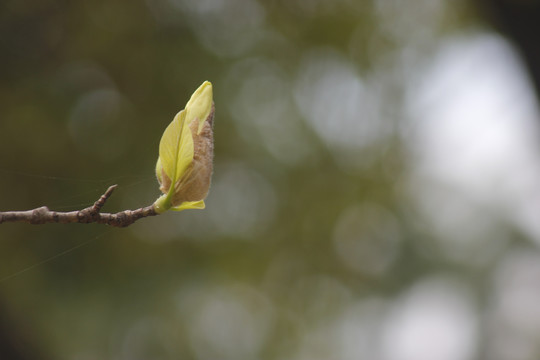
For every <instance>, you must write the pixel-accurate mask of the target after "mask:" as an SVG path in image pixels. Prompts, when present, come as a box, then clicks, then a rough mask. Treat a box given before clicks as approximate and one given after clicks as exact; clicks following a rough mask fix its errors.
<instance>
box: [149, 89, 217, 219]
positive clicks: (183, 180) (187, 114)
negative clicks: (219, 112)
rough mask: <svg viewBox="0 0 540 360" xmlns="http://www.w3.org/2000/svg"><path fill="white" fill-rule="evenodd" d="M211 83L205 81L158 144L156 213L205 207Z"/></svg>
mask: <svg viewBox="0 0 540 360" xmlns="http://www.w3.org/2000/svg"><path fill="white" fill-rule="evenodd" d="M214 111H215V109H214V103H213V100H212V84H211V83H210V82H208V81H205V82H204V83H203V84H202V85H201V86H200V87H199V88H198V89H197V90H196V91H195V92H194V93H193V95H192V96H191V99H190V100H189V101H188V103H187V104H186V108H185V109H184V110H182V111H180V112H179V113H178V114H177V115H176V116H175V118H174V119H173V121H172V122H171V123H170V124H169V126H168V127H167V129H165V132H164V133H163V136H162V138H161V141H160V144H159V158H158V161H157V164H156V176H157V179H158V181H159V184H160V190H161V191H162V192H163V194H164V195H162V196H161V197H160V198H158V199H157V200H156V202H155V203H154V207H155V209H156V212H158V213H162V212H164V211H166V210H169V209H170V210H176V211H181V210H185V209H204V207H205V204H204V199H205V198H206V196H207V195H208V190H209V188H210V181H211V177H212V168H213V156H214V135H213V130H212V127H213V120H214Z"/></svg>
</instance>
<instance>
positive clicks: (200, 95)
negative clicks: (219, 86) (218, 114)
mask: <svg viewBox="0 0 540 360" xmlns="http://www.w3.org/2000/svg"><path fill="white" fill-rule="evenodd" d="M212 96H213V90H212V83H211V82H210V81H205V82H203V83H202V85H201V86H199V88H198V89H197V90H195V92H194V93H193V95H191V99H189V101H188V103H187V104H186V112H187V114H186V122H187V123H188V124H191V122H192V121H193V120H194V119H197V120H198V122H199V127H198V130H197V134H199V133H200V132H201V130H202V127H203V125H204V122H205V120H206V119H207V118H208V115H210V112H211V111H212V102H213V100H212Z"/></svg>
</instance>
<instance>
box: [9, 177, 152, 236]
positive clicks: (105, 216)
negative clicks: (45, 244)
mask: <svg viewBox="0 0 540 360" xmlns="http://www.w3.org/2000/svg"><path fill="white" fill-rule="evenodd" d="M116 187H117V185H112V186H110V187H109V188H108V189H107V191H105V193H104V194H103V195H101V197H100V198H99V199H98V200H97V201H96V202H95V203H94V205H92V206H90V207H87V208H85V209H82V210H77V211H68V212H57V211H51V210H49V208H48V207H46V206H42V207H39V208H36V209H33V210H27V211H5V212H0V224H1V223H4V222H26V223H30V224H46V223H60V224H67V223H84V224H88V223H98V224H107V225H111V226H117V227H125V226H128V225H131V224H133V223H134V222H135V221H137V220H139V219H141V218H144V217H147V216H154V215H157V213H156V211H155V209H154V205H150V206H146V207H143V208H140V209H136V210H124V211H120V212H117V213H114V214H111V213H101V212H100V210H101V208H102V207H103V205H105V202H106V201H107V200H108V199H109V197H110V196H111V195H112V193H113V191H114V189H116Z"/></svg>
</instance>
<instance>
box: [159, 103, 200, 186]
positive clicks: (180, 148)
mask: <svg viewBox="0 0 540 360" xmlns="http://www.w3.org/2000/svg"><path fill="white" fill-rule="evenodd" d="M193 151H194V150H193V137H192V135H191V131H190V129H189V126H188V125H187V124H186V112H185V111H184V110H182V111H180V112H179V113H178V114H177V115H176V116H175V117H174V119H173V121H172V122H171V123H170V124H169V126H167V129H165V132H164V133H163V136H162V137H161V141H160V143H159V163H161V167H162V168H163V171H165V174H167V176H168V177H169V178H170V179H171V183H172V184H175V183H176V181H178V180H179V179H181V178H182V175H183V174H184V172H185V171H186V169H187V168H188V166H189V165H190V164H191V162H192V161H193ZM159 163H158V164H156V170H157V165H159ZM159 178H160V176H159V175H158V179H159ZM171 188H174V186H171Z"/></svg>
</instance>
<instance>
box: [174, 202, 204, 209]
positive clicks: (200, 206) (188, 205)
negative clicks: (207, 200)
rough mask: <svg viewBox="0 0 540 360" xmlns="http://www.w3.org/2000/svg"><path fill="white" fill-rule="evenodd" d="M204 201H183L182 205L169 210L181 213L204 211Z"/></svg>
mask: <svg viewBox="0 0 540 360" xmlns="http://www.w3.org/2000/svg"><path fill="white" fill-rule="evenodd" d="M205 206H206V205H205V204H204V200H200V201H185V202H183V203H182V204H180V205H178V206H175V207H172V208H171V210H174V211H182V210H187V209H204V208H205Z"/></svg>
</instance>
